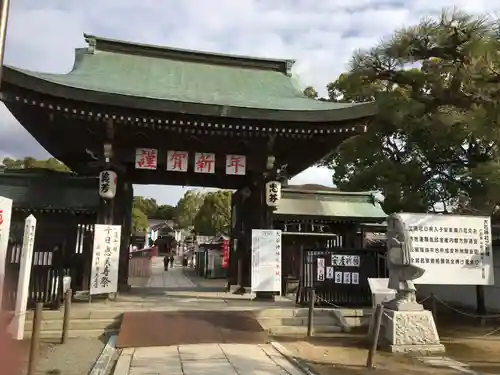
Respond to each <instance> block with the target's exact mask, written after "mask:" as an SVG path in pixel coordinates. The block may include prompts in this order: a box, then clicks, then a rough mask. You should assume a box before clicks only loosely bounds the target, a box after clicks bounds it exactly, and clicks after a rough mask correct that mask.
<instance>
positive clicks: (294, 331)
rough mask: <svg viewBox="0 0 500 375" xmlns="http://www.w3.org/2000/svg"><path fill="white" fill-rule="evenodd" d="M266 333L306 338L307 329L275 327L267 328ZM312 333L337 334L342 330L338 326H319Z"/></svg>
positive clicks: (301, 327) (300, 327)
mask: <svg viewBox="0 0 500 375" xmlns="http://www.w3.org/2000/svg"><path fill="white" fill-rule="evenodd" d="M266 329H267V331H268V332H269V334H270V335H273V336H306V335H307V327H303V326H276V327H267V328H266ZM313 332H314V333H337V332H342V328H340V327H338V326H319V327H314V329H313Z"/></svg>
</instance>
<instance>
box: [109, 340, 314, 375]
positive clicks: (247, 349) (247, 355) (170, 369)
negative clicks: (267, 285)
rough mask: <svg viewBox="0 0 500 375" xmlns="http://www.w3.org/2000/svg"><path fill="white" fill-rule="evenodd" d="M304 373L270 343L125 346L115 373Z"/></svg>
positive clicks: (231, 374) (123, 374)
mask: <svg viewBox="0 0 500 375" xmlns="http://www.w3.org/2000/svg"><path fill="white" fill-rule="evenodd" d="M146 374H156V375H304V373H303V372H302V371H300V370H299V369H297V368H296V367H295V366H293V365H292V364H291V363H290V362H289V361H288V360H287V359H286V358H284V357H283V356H282V355H281V354H280V353H279V352H278V351H276V349H274V348H273V347H272V346H271V345H270V344H264V345H249V344H197V345H181V346H163V347H154V348H137V349H124V350H123V351H122V353H121V355H120V358H119V359H118V363H117V364H116V367H115V371H114V375H146Z"/></svg>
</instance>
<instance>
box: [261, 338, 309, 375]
mask: <svg viewBox="0 0 500 375" xmlns="http://www.w3.org/2000/svg"><path fill="white" fill-rule="evenodd" d="M271 346H272V347H273V348H274V349H275V350H276V351H277V352H278V353H280V354H281V355H282V356H283V357H284V358H285V359H286V360H287V361H288V362H290V363H291V364H292V365H294V366H295V367H297V368H298V369H299V370H300V371H302V372H303V373H304V374H306V375H318V373H317V372H316V371H314V370H312V369H311V368H310V367H309V366H308V365H307V364H306V363H304V361H302V360H301V359H299V358H297V357H295V356H294V355H293V354H292V353H291V352H290V351H289V350H288V349H287V348H285V347H284V346H283V345H281V344H280V343H279V342H276V341H271Z"/></svg>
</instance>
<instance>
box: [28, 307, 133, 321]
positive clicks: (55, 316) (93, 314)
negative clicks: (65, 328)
mask: <svg viewBox="0 0 500 375" xmlns="http://www.w3.org/2000/svg"><path fill="white" fill-rule="evenodd" d="M122 314H123V310H119V309H113V310H111V309H110V310H87V309H72V310H71V313H70V317H71V320H74V319H115V318H117V317H120V316H121V315H122ZM33 315H34V312H33V311H32V310H30V311H28V312H27V313H26V320H32V319H33ZM63 317H64V310H44V311H43V313H42V319H43V320H62V319H63Z"/></svg>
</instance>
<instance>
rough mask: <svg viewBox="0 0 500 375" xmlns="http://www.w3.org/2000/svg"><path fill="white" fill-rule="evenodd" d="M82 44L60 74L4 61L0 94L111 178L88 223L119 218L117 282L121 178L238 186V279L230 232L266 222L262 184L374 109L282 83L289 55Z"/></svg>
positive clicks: (29, 123) (124, 202) (127, 216)
mask: <svg viewBox="0 0 500 375" xmlns="http://www.w3.org/2000/svg"><path fill="white" fill-rule="evenodd" d="M85 40H86V42H87V44H88V46H87V47H85V48H78V49H76V54H75V63H74V67H73V69H72V70H71V71H70V72H69V73H67V74H49V73H42V72H33V71H27V70H23V69H19V68H15V67H9V66H6V67H4V71H3V82H2V100H3V102H4V103H5V105H6V106H7V108H8V109H9V110H10V111H11V113H12V114H13V115H14V116H15V117H16V118H17V120H18V121H19V122H20V123H21V124H22V126H23V127H24V128H25V129H26V130H27V131H28V132H29V133H30V134H31V135H32V136H33V137H35V138H36V139H37V141H38V142H39V143H40V144H41V145H42V146H43V147H44V148H45V149H46V150H47V151H48V152H50V153H51V154H52V155H53V156H54V157H56V158H57V159H59V160H60V161H62V162H63V163H65V164H66V165H67V166H68V167H70V168H71V170H72V171H74V172H75V173H77V174H79V175H86V176H98V175H99V173H100V172H101V171H104V170H111V171H114V172H116V173H117V176H118V177H117V192H116V196H115V197H114V198H113V199H109V200H105V199H100V204H99V212H98V218H97V222H98V223H105V224H121V225H122V236H123V238H122V241H121V244H122V245H121V250H120V264H119V284H120V288H121V289H124V288H126V287H127V270H128V263H127V262H128V241H129V238H130V226H131V225H130V222H131V207H132V199H133V188H132V184H160V185H162V184H163V185H179V186H202V187H216V188H224V189H234V190H237V192H238V193H237V194H236V195H235V199H234V202H233V204H234V205H235V207H236V209H235V211H236V212H237V213H236V215H239V217H240V218H241V219H238V222H239V223H241V226H240V227H239V229H238V228H236V229H235V230H233V234H234V238H236V239H237V238H241V240H240V241H234V240H233V241H232V246H233V247H232V249H231V256H230V262H231V269H233V270H234V272H235V274H234V275H232V276H233V278H234V280H235V281H236V282H237V283H238V284H239V285H241V286H242V285H245V284H248V279H249V272H248V268H249V262H248V261H247V260H248V259H249V249H250V243H249V241H248V236H243V237H242V236H241V234H239V233H238V230H239V231H240V232H246V233H248V231H251V229H258V228H261V229H267V228H272V226H273V220H272V215H271V212H272V209H271V208H269V207H268V206H267V205H266V202H265V184H266V182H268V181H271V180H278V181H283V182H286V181H287V180H288V179H289V178H291V177H293V176H295V175H297V174H298V173H300V172H302V171H303V170H305V169H306V168H308V167H310V166H311V165H313V164H314V163H316V162H317V161H319V160H320V159H321V158H323V157H324V156H325V155H327V154H328V153H330V152H331V151H332V150H333V149H335V147H336V146H338V145H339V144H340V143H342V142H343V141H345V140H346V139H349V138H350V137H353V136H355V135H357V134H360V133H363V132H365V131H366V129H367V125H366V123H367V121H368V119H369V118H370V117H372V116H373V115H375V113H376V106H375V104H374V103H332V102H325V101H318V100H313V99H310V98H307V97H305V96H304V95H303V93H302V92H301V91H300V90H299V89H298V88H296V87H295V84H294V82H293V80H292V77H291V69H292V66H293V63H294V62H293V61H292V60H274V59H263V58H255V57H243V56H233V55H224V54H215V53H205V52H196V51H189V50H180V49H173V48H164V47H158V46H151V45H144V44H135V43H129V42H124V41H118V40H111V39H105V38H100V37H95V36H91V35H85ZM96 194H97V189H96ZM236 243H237V245H236ZM235 275H236V276H235Z"/></svg>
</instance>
